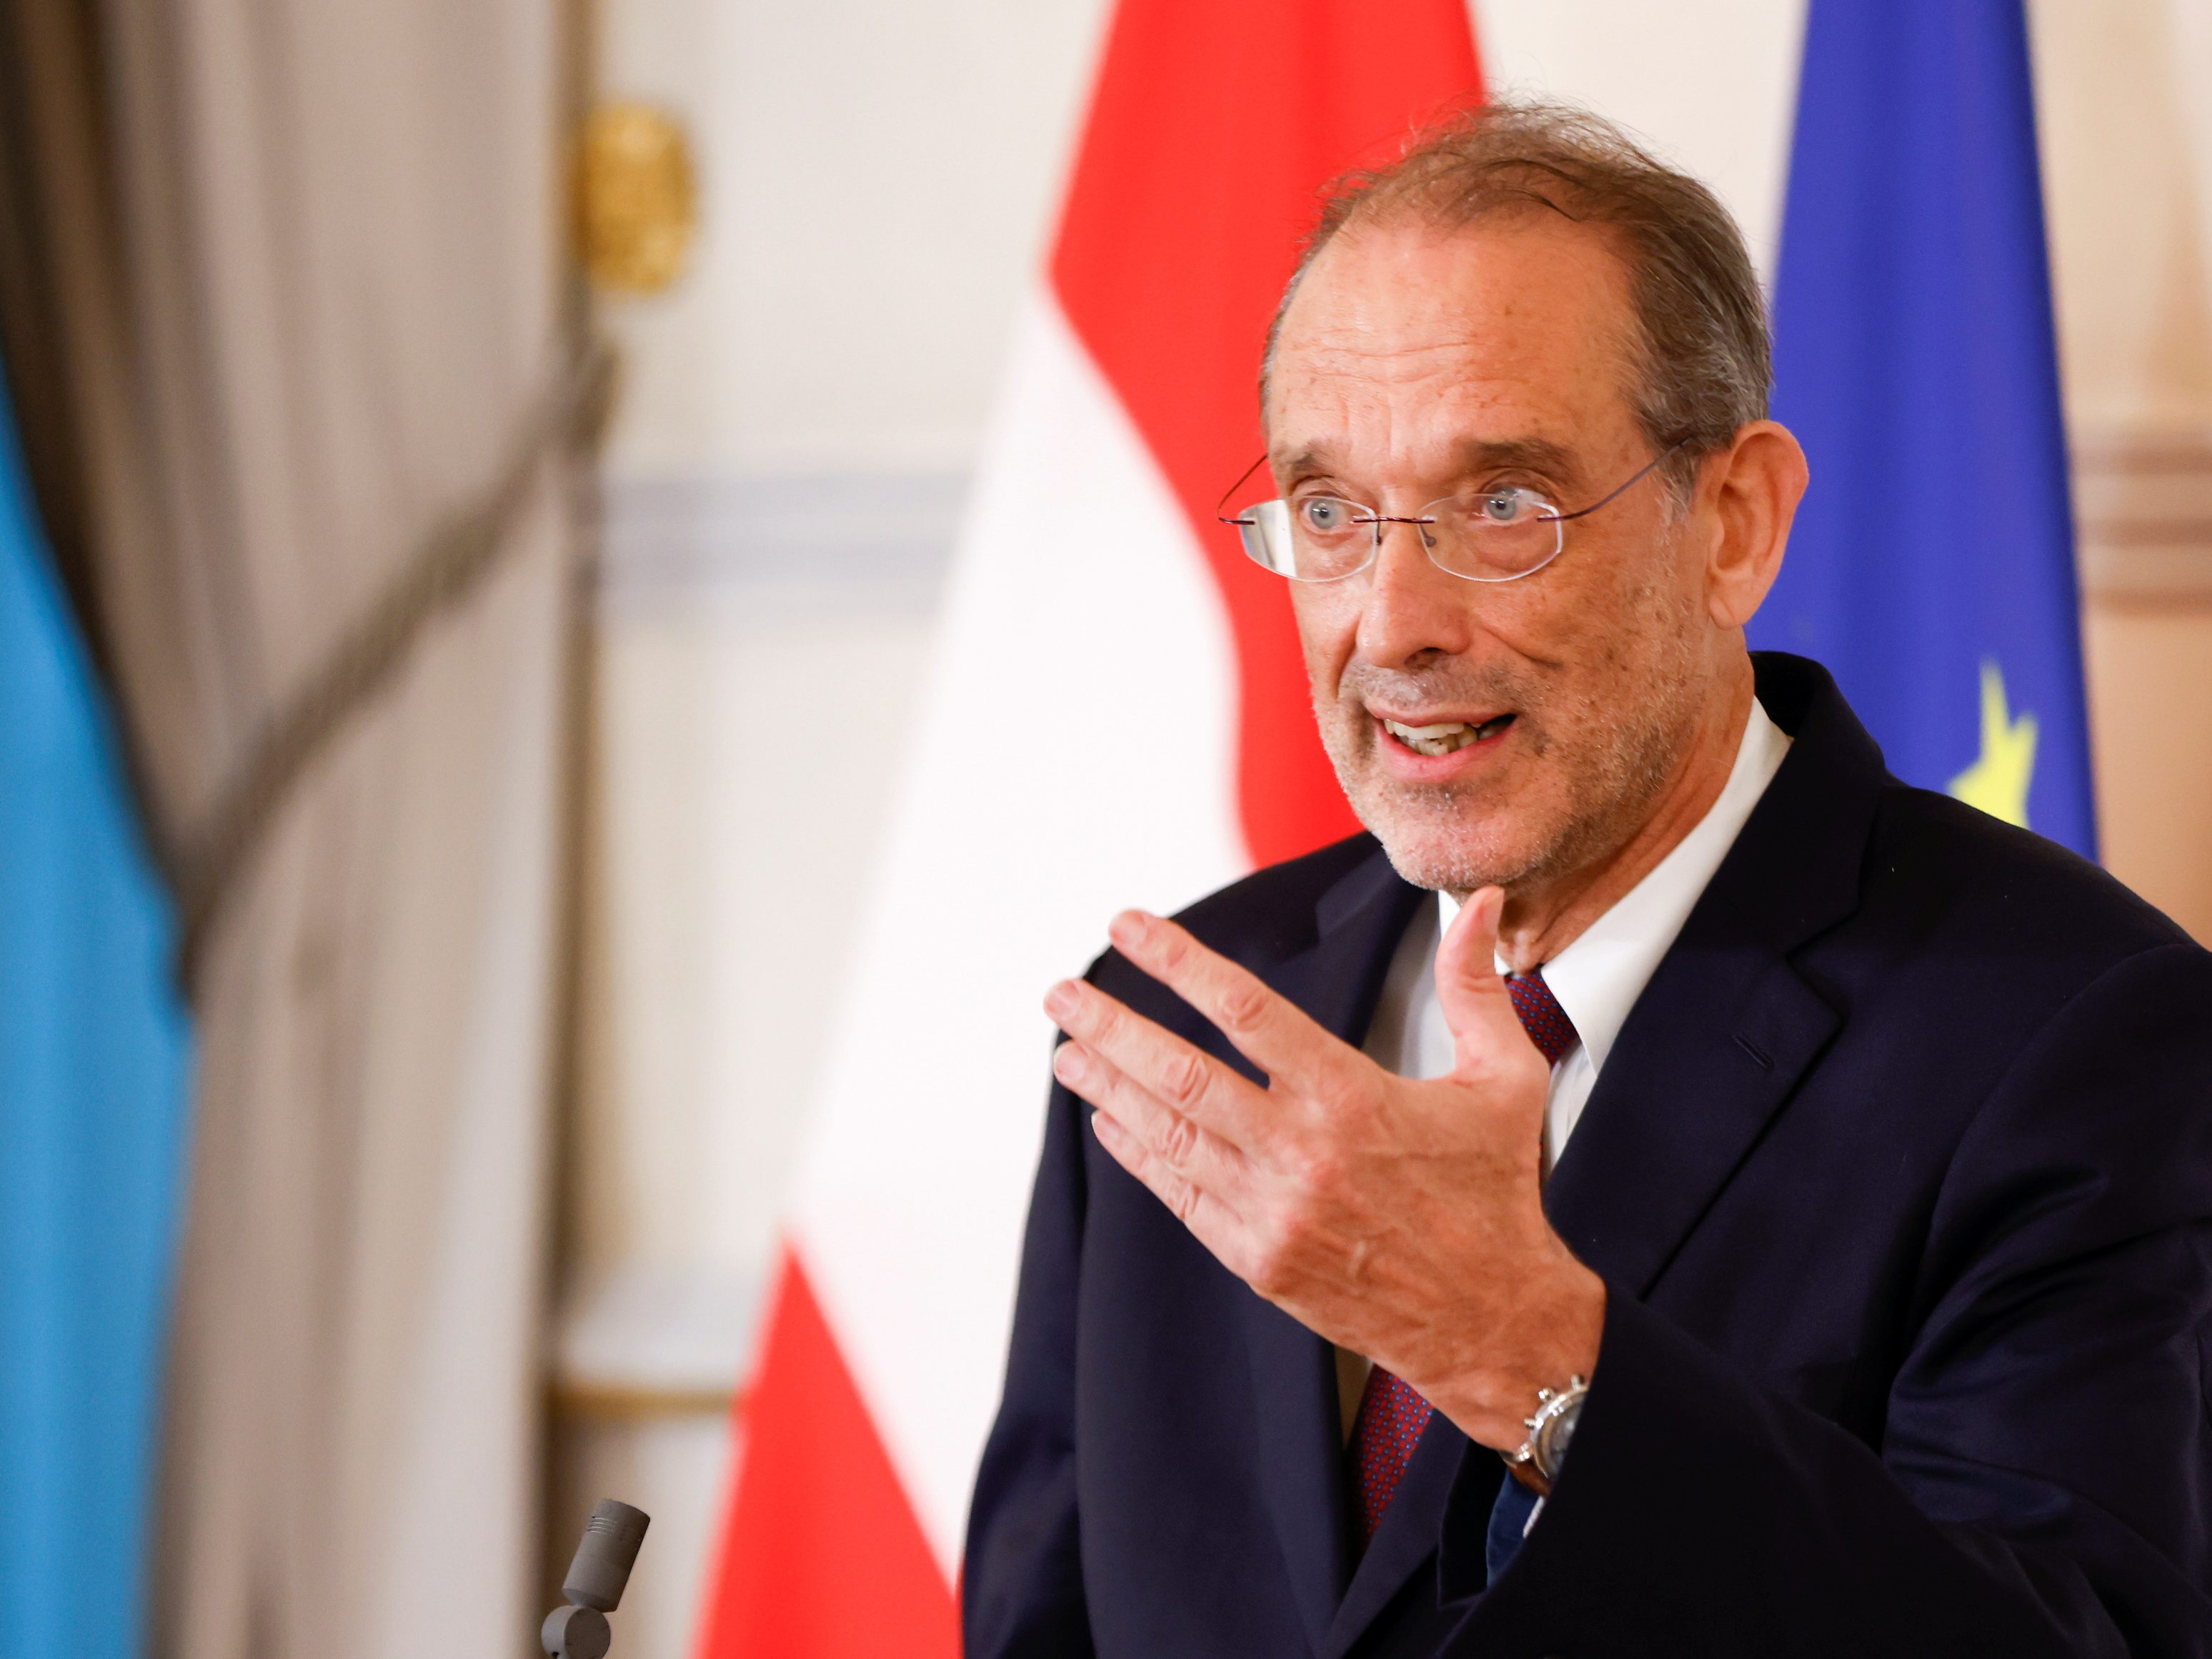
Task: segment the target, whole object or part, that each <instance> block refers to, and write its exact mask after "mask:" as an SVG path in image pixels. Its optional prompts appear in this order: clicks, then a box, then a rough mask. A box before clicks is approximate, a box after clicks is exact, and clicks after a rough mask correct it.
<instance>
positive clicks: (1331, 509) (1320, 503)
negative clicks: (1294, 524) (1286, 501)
mask: <svg viewBox="0 0 2212 1659" xmlns="http://www.w3.org/2000/svg"><path fill="white" fill-rule="evenodd" d="M1298 512H1299V513H1300V515H1301V516H1302V517H1303V518H1304V521H1305V526H1306V528H1307V529H1309V530H1310V531H1313V532H1315V533H1316V534H1317V535H1322V536H1334V535H1339V534H1340V533H1342V532H1343V531H1344V530H1345V529H1346V527H1347V526H1350V524H1351V523H1352V507H1351V506H1350V504H1349V503H1347V502H1345V501H1338V500H1336V499H1335V498H1334V497H1333V496H1328V495H1316V496H1315V497H1313V498H1312V499H1311V500H1310V501H1306V502H1305V503H1304V504H1303V505H1302V506H1301V507H1299V508H1298Z"/></svg>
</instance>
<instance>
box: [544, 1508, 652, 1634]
mask: <svg viewBox="0 0 2212 1659" xmlns="http://www.w3.org/2000/svg"><path fill="white" fill-rule="evenodd" d="M652 1523H653V1517H652V1516H649V1515H647V1513H646V1512H645V1511H644V1510H636V1509H632V1508H631V1507H630V1506H629V1504H623V1503H618V1502H617V1501H616V1500H615V1499H613V1498H601V1499H599V1504H598V1505H597V1506H596V1507H595V1508H594V1509H593V1510H592V1518H591V1519H590V1520H589V1521H588V1522H585V1524H584V1539H583V1541H582V1542H581V1543H580V1544H578V1545H577V1546H576V1559H574V1560H573V1561H571V1562H569V1564H568V1577H566V1578H564V1579H562V1581H561V1594H562V1595H564V1596H566V1597H567V1598H568V1605H567V1606H565V1607H556V1608H554V1609H553V1611H552V1612H550V1613H547V1614H546V1615H545V1623H544V1627H543V1628H542V1629H541V1630H539V1632H538V1644H539V1645H540V1646H542V1647H543V1648H544V1650H545V1651H546V1652H547V1653H549V1654H550V1655H552V1656H553V1659H606V1651H607V1649H608V1648H609V1647H610V1646H611V1645H612V1644H613V1641H614V1633H613V1632H611V1630H610V1629H609V1628H608V1626H607V1615H608V1614H609V1613H612V1612H613V1611H614V1610H615V1608H616V1607H617V1606H618V1605H619V1604H620V1603H621V1601H622V1593H623V1586H624V1585H625V1584H627V1583H629V1570H630V1568H631V1566H632V1565H635V1562H636V1560H637V1547H638V1546H639V1545H640V1544H642V1543H643V1542H644V1541H645V1529H646V1528H647V1527H648V1526H650V1525H651V1524H652Z"/></svg>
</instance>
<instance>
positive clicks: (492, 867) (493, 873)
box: [0, 0, 600, 1659]
mask: <svg viewBox="0 0 2212 1659" xmlns="http://www.w3.org/2000/svg"><path fill="white" fill-rule="evenodd" d="M0 27H4V30H5V33H6V38H5V39H0V58H4V59H5V62H4V64H0V76H4V77H5V78H6V80H7V81H8V82H12V84H11V85H9V86H7V87H6V88H4V91H5V93H6V97H5V100H4V101H5V102H6V104H7V106H8V107H7V109H6V111H5V112H4V114H0V196H3V197H4V199H0V221H4V222H5V224H4V228H0V339H4V341H5V343H6V346H7V356H8V362H9V374H10V380H11V384H12V387H13V390H14V392H15V397H16V398H17V400H18V403H19V406H20V407H21V411H22V416H23V425H24V428H25V433H26V445H27V459H28V464H29V465H30V468H31V470H32V472H33V477H34V482H35V483H36V484H37V486H38V489H39V493H40V501H41V504H42V506H43V507H44V509H45V512H46V518H47V520H48V523H49V525H50V526H51V529H52V536H53V539H54V541H55V543H56V546H57V551H58V559H59V562H60V564H61V566H62V568H63V569H64V573H65V574H66V576H67V579H68V582H69V586H70V590H71V592H72V593H73V595H74V596H75V597H76V601H77V603H78V605H80V607H81V608H82V611H83V614H84V617H85V618H86V621H87V624H88V633H89V634H90V635H91V637H92V639H93V641H94V652H95V655H96V657H97V659H98V660H99V662H100V664H101V665H102V667H103V669H104V671H105V672H106V675H107V677H108V678H109V679H110V681H111V683H112V687H113V689H114V690H115V692H116V694H117V696H118V702H119V703H120V706H121V708H122V710H123V717H124V722H125V727H126V730H127V734H128V738H129V749H130V753H131V763H132V769H133V772H134V775H135V777H136V780H137V787H138V791H139V794H140V797H141V803H142V805H143V810H144V812H145V815H146V817H147V819H148V821H149V827H150V829H151V832H152V836H153V839H154V842H155V846H156V847H157V848H158V849H159V851H160V853H161V858H162V860H163V862H164V864H165V866H166V867H167V872H168V873H169V876H170V878H171V879H172V881H173V884H174V885H175V888H176V890H177V893H178V898H179V908H180V910H181V913H182V916H183V921H184V926H185V932H186V939H185V954H184V967H185V972H186V974H187V976H188V980H189V984H190V988H191V1000H192V1005H193V1011H194V1016H195V1019H196V1023H197V1042H198V1056H197V1079H196V1089H195V1098H194V1104H193V1121H192V1126H191V1152H190V1158H189V1161H190V1176H189V1182H188V1187H187V1190H186V1194H185V1229H184V1243H183V1246H182V1255H181V1259H180V1262H179V1279H178V1289H177V1292H176V1311H175V1315H174V1320H173V1334H172V1337H171V1343H170V1348H169V1356H168V1370H167V1405H166V1413H165V1427H164V1442H163V1452H162V1480H161V1488H162V1496H161V1510H160V1518H159V1536H160V1544H159V1551H158V1560H157V1568H156V1577H155V1590H154V1595H153V1598H152V1610H151V1618H152V1622H153V1640H154V1646H155V1650H156V1651H158V1652H160V1653H162V1654H166V1655H175V1656H179V1659H258V1656H278V1655H282V1656H285V1659H295V1656H296V1659H319V1656H331V1659H337V1656H355V1655H358V1656H362V1659H367V1656H369V1655H385V1654H391V1653H397V1652H424V1653H441V1654H443V1653H451V1654H457V1655H458V1654H463V1653H481V1654H494V1653H501V1652H513V1651H515V1650H517V1649H518V1648H520V1647H521V1646H522V1645H523V1644H525V1643H526V1640H527V1637H528V1632H530V1631H531V1629H532V1627H533V1626H534V1619H533V1617H532V1613H533V1611H534V1609H533V1607H532V1605H531V1602H532V1589H533V1587H534V1583H535V1568H536V1565H537V1554H538V1528H537V1508H536V1491H535V1482H536V1478H537V1468H538V1451H539V1429H538V1402H539V1398H540V1394H541V1391H542V1383H541V1373H540V1366H539V1363H538V1347H539V1340H540V1331H541V1324H542V1317H541V1304H542V1300H543V1291H544V1277H545V1268H546V1266H547V1255H548V1249H547V1217H548V1211H549V1197H548V1186H549V1179H548V1177H549V1169H550V1160H551V1151H552V1148H551V1144H550V1140H551V1138H550V1133H549V1123H550V1114H549V1109H548V1103H549V1097H550V1091H551V1087H552V1078H553V1074H554V1071H555V1067H554V1065H553V1061H552V1056H553V1054H554V1048H555V1039H556V1024H557V1020H556V1009H557V1006H558V998H559V991H560V984H561V976H560V975H559V973H558V972H557V970H556V962H557V960H558V958H559V956H560V945H561V942H562V941H561V934H562V915H563V907H562V890H563V872H564V838H563V834H562V824H563V823H564V818H565V809H564V806H563V795H564V790H565V787H566V777H567V775H568V768H567V749H568V738H569V733H570V732H571V730H572V725H573V723H572V722H571V721H570V720H569V718H568V711H569V710H570V708H572V707H573V703H572V702H571V700H570V696H569V683H570V678H571V676H570V665H571V663H572V661H573V655H572V652H571V648H570V647H571V641H572V638H573V626H572V625H573V611H572V590H573V588H574V585H575V584H574V564H575V556H576V553H577V550H578V546H579V544H580V531H579V528H578V522H579V515H578V513H577V511H576V507H575V501H577V499H578V486H579V483H580V479H581V477H582V476H583V471H584V468H583V451H584V446H585V443H586V439H585V437H584V436H583V434H584V433H585V432H586V430H587V428H588V426H589V417H590V416H591V414H592V410H594V409H595V408H596V407H597V406H598V404H597V397H598V394H599V390H600V381H599V379H598V378H597V365H596V364H595V363H594V362H593V361H592V358H591V357H590V356H588V355H587V354H586V353H583V352H581V351H580V350H579V349H578V348H577V347H576V345H575V344H574V338H575V334H576V331H575V330H574V327H573V326H572V325H571V320H572V318H573V315H574V310H573V307H569V306H568V304H567V303H566V302H565V300H564V294H565V289H564V283H563V279H562V276H561V271H562V258H561V251H560V244H561V240H562V235H561V232H562V226H561V224H560V222H559V220H560V210H561V204H562V191H561V190H560V187H559V176H560V173H561V166H562V150H561V130H562V108H563V100H564V97H565V96H566V90H567V88H568V85H569V82H570V78H571V76H570V66H571V58H570V52H569V47H570V42H569V39H568V35H567V34H566V33H564V22H563V18H562V11H561V9H560V7H559V6H557V5H547V4H543V3H525V0H7V5H6V9H5V12H4V21H0Z"/></svg>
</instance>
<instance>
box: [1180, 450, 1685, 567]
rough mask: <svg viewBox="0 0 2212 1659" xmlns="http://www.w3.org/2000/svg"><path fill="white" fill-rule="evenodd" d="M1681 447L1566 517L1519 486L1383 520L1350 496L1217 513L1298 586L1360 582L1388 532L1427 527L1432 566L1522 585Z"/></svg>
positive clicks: (1446, 499)
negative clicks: (1574, 524) (1571, 534)
mask: <svg viewBox="0 0 2212 1659" xmlns="http://www.w3.org/2000/svg"><path fill="white" fill-rule="evenodd" d="M1680 447H1682V446H1681V445H1680V444H1679V443H1678V444H1675V445H1674V446H1672V447H1669V448H1667V449H1664V450H1662V451H1661V452H1660V453H1658V454H1656V455H1655V456H1653V457H1652V458H1651V459H1650V460H1649V461H1646V462H1645V463H1644V465H1642V466H1641V467H1638V469H1637V471H1635V473H1634V474H1633V475H1632V477H1629V478H1628V479H1626V481H1625V482H1624V483H1621V484H1620V486H1619V487H1618V488H1616V489H1612V490H1610V491H1608V492H1607V494H1606V495H1604V496H1603V497H1602V498H1601V499H1600V500H1598V501H1593V502H1591V503H1590V504H1589V506H1588V507H1577V509H1576V510H1575V511H1573V512H1572V513H1563V512H1561V511H1560V510H1559V508H1558V507H1554V506H1553V505H1552V503H1551V502H1549V501H1546V500H1545V499H1544V498H1543V497H1542V496H1541V495H1538V494H1537V493H1536V492H1535V491H1534V490H1533V489H1528V487H1527V486H1525V485H1522V484H1510V485H1507V486H1505V487H1504V488H1502V489H1470V490H1464V491H1462V492H1461V493H1460V494H1459V495H1446V496H1443V497H1442V498H1441V499H1439V500H1437V501H1431V502H1430V503H1429V504H1428V505H1427V506H1426V507H1423V508H1422V509H1421V510H1420V511H1419V513H1413V514H1411V515H1409V516H1406V517H1398V516H1395V515H1393V514H1390V513H1378V512H1376V510H1375V509H1374V508H1373V507H1368V506H1366V505H1364V504H1363V503H1361V502H1358V501H1347V500H1346V499H1345V498H1344V497H1343V496H1341V495H1297V496H1291V497H1285V498H1283V499H1279V500H1276V501H1260V502H1256V503H1255V504H1254V505H1253V506H1251V507H1246V508H1245V509H1244V510H1243V512H1241V513H1235V514H1231V513H1224V512H1221V511H1220V510H1219V508H1216V509H1215V516H1216V517H1217V518H1218V519H1219V520H1221V522H1222V523H1224V524H1227V525H1234V526H1237V535H1238V536H1239V537H1241V538H1243V543H1244V551H1245V553H1246V554H1247V555H1248V556H1249V557H1250V558H1251V560H1252V562H1253V563H1255V564H1257V565H1261V566H1262V567H1264V568H1267V569H1269V570H1272V571H1273V572H1274V573H1275V574H1277V575H1279V576H1287V577H1289V578H1290V579H1291V580H1292V581H1297V582H1334V581H1341V580H1344V579H1345V578H1346V576H1356V575H1358V574H1359V573H1360V572H1361V571H1363V570H1364V569H1366V568H1367V567H1368V566H1369V565H1370V564H1372V563H1374V562H1375V559H1376V555H1377V554H1378V553H1380V552H1381V551H1382V549H1383V536H1384V535H1385V534H1386V533H1387V532H1386V529H1385V526H1389V525H1394V524H1409V525H1413V526H1418V527H1419V532H1420V538H1421V546H1422V548H1423V550H1425V552H1426V553H1427V554H1428V556H1429V562H1430V563H1431V564H1433V565H1435V566H1436V567H1437V569H1439V570H1442V571H1443V572H1445V573H1446V574H1449V575H1454V576H1460V577H1463V578H1465V579H1466V580H1468V581H1471V582H1510V581H1517V580H1520V579H1521V578H1522V577H1523V576H1533V575H1534V574H1536V573H1537V572H1538V571H1539V570H1541V569H1542V568H1544V567H1545V566H1546V565H1547V564H1549V563H1551V562H1552V561H1553V560H1554V559H1556V558H1558V557H1559V550H1561V549H1562V548H1564V547H1565V545H1566V528H1565V526H1566V525H1567V522H1568V520H1571V519H1580V518H1583V517H1586V516H1587V515H1589V513H1595V512H1596V511H1597V510H1598V508H1600V507H1604V506H1607V505H1608V504H1609V503H1611V502H1613V501H1617V500H1619V499H1620V497H1621V496H1622V495H1626V494H1627V492H1628V491H1629V490H1630V489H1632V488H1634V486H1635V485H1636V484H1637V483H1639V482H1640V481H1641V480H1642V479H1643V478H1644V477H1645V475H1647V474H1648V473H1650V472H1651V471H1653V470H1654V469H1656V467H1657V466H1658V465H1659V463H1660V462H1662V461H1663V460H1665V459H1667V458H1668V456H1669V455H1672V454H1673V453H1674V451H1675V450H1677V449H1680ZM1266 459H1267V458H1266V457H1265V456H1262V457H1261V459H1259V460H1257V461H1255V462H1253V463H1252V465H1250V466H1248V467H1246V468H1245V469H1244V477H1243V478H1239V479H1237V482H1236V483H1233V484H1231V485H1230V486H1229V489H1228V492H1227V493H1226V494H1225V495H1223V496H1222V498H1221V501H1222V505H1223V506H1224V507H1225V506H1227V505H1228V502H1229V499H1230V496H1231V495H1235V494H1236V493H1237V491H1238V490H1239V489H1243V485H1244V479H1245V478H1249V477H1251V476H1252V475H1253V474H1254V473H1255V472H1256V471H1259V470H1260V468H1261V465H1263V464H1264V463H1265V461H1266Z"/></svg>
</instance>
